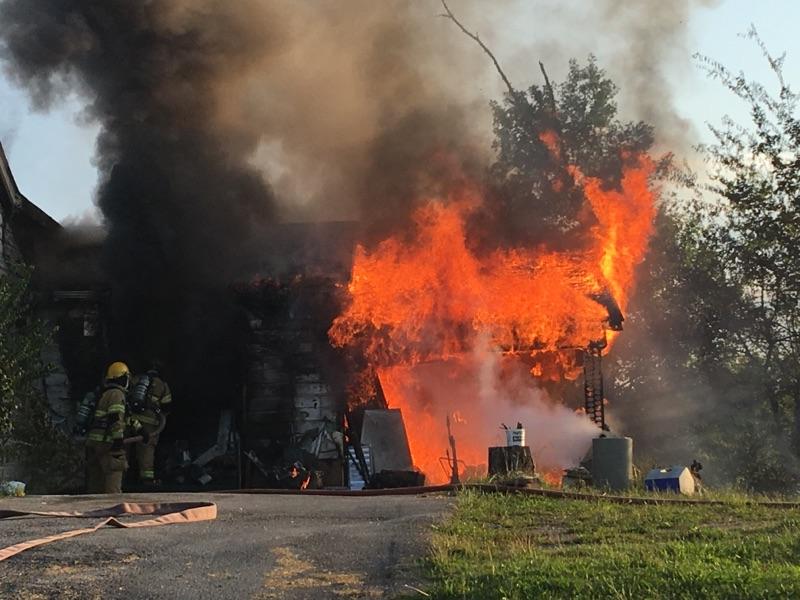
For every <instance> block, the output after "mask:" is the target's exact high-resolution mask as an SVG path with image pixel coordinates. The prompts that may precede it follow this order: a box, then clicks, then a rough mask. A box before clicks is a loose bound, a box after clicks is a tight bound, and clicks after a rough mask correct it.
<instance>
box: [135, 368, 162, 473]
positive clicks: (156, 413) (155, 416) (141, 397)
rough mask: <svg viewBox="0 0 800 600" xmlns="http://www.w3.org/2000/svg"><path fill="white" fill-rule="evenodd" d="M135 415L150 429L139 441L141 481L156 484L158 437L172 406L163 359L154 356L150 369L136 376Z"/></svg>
mask: <svg viewBox="0 0 800 600" xmlns="http://www.w3.org/2000/svg"><path fill="white" fill-rule="evenodd" d="M130 405H131V411H132V413H133V414H132V417H133V418H134V419H136V421H138V422H139V423H141V427H142V430H143V431H144V432H146V433H147V436H146V437H145V439H144V441H142V442H139V443H137V444H136V462H137V464H138V465H139V481H140V482H142V483H144V484H147V485H155V484H156V483H157V481H156V477H155V475H156V473H155V457H156V446H157V445H158V437H159V433H160V431H161V430H163V429H164V425H165V424H166V419H167V414H168V413H169V410H170V408H171V406H172V393H171V392H170V389H169V385H167V382H166V381H164V380H163V379H162V377H161V363H160V361H157V360H153V361H151V363H150V369H149V370H148V371H147V373H145V374H144V375H140V376H139V377H137V379H136V384H135V385H134V388H133V393H132V394H131V402H130Z"/></svg>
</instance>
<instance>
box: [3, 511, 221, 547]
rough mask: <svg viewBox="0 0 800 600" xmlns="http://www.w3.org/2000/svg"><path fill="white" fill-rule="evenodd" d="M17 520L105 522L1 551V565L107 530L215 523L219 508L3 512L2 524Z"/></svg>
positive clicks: (15, 545)
mask: <svg viewBox="0 0 800 600" xmlns="http://www.w3.org/2000/svg"><path fill="white" fill-rule="evenodd" d="M123 515H138V516H155V517H156V518H154V519H147V520H145V521H134V522H132V523H125V522H124V521H120V520H119V519H118V518H117V517H121V516H123ZM14 517H60V518H98V517H100V518H103V517H105V518H104V520H102V521H100V522H99V523H97V524H95V525H93V526H91V527H86V528H82V529H71V530H69V531H63V532H61V533H56V534H55V535H51V536H48V537H44V538H38V539H34V540H27V541H25V542H20V543H18V544H14V545H12V546H7V547H5V548H0V562H2V561H4V560H5V559H7V558H11V557H12V556H16V555H17V554H19V553H20V552H24V551H25V550H30V549H31V548H36V547H37V546H43V545H44V544H49V543H51V542H57V541H59V540H65V539H67V538H72V537H76V536H79V535H85V534H87V533H94V532H95V531H97V530H98V529H101V528H103V527H115V528H122V529H132V528H136V527H158V526H160V525H179V524H181V523H197V522H199V521H213V520H214V519H216V518H217V505H216V504H214V503H213V502H165V503H136V502H124V503H122V504H116V505H114V506H110V507H108V508H99V509H96V510H89V511H86V512H77V511H76V512H40V511H32V510H0V520H2V519H10V518H14Z"/></svg>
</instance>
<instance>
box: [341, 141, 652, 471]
mask: <svg viewBox="0 0 800 600" xmlns="http://www.w3.org/2000/svg"><path fill="white" fill-rule="evenodd" d="M545 142H546V143H547V145H548V146H549V147H550V148H551V151H552V152H554V153H560V149H559V148H558V139H557V138H556V137H555V136H553V137H547V139H545ZM626 162H627V166H626V168H625V169H624V172H623V176H622V179H621V181H620V184H619V186H618V188H608V187H606V186H605V185H604V184H603V182H601V181H600V180H598V179H595V178H591V177H585V176H584V175H583V174H582V173H581V172H580V170H579V169H577V168H575V167H572V168H570V174H571V175H572V177H573V178H574V180H575V182H576V183H577V184H578V185H581V186H582V187H583V190H584V195H585V198H586V201H587V207H586V208H587V210H588V211H589V212H590V213H591V216H592V217H593V221H592V223H593V225H592V226H591V228H590V229H589V232H588V235H587V239H586V240H585V243H584V244H583V246H582V247H581V248H580V249H579V250H571V251H566V252H556V251H552V250H548V249H546V248H544V247H514V248H504V249H497V250H495V251H493V252H489V253H485V254H481V253H479V252H477V251H476V250H475V249H474V248H473V246H472V245H471V243H470V241H471V240H470V238H469V236H468V228H467V222H468V218H469V217H470V215H471V214H473V212H474V211H475V210H476V209H477V208H479V207H481V205H482V198H481V194H480V191H479V190H478V189H477V188H476V187H468V188H465V189H460V190H458V191H457V192H454V193H452V194H451V195H450V196H449V197H446V198H431V199H429V200H428V201H427V202H424V203H423V204H422V205H421V206H420V208H419V209H418V210H417V211H416V213H415V215H414V227H413V231H412V232H411V233H410V234H409V235H405V236H401V235H396V236H392V237H389V238H388V239H386V240H384V241H383V242H381V243H380V244H379V245H378V246H377V247H376V248H375V249H374V250H372V251H368V250H367V249H366V248H365V247H363V246H359V247H357V248H356V252H355V257H354V262H353V269H352V278H351V281H350V283H349V285H348V288H347V290H348V295H349V305H348V306H347V308H346V309H345V311H344V312H343V314H342V315H340V316H339V317H338V318H336V319H335V321H334V323H333V325H332V327H331V329H330V332H329V335H330V339H331V341H332V343H333V344H334V345H337V346H358V347H360V348H362V349H363V351H364V353H365V356H366V358H367V360H368V362H369V364H370V365H371V366H372V368H374V369H376V370H379V372H380V376H381V383H382V386H383V389H384V393H385V395H386V398H387V401H388V402H389V404H390V406H392V407H400V408H402V409H403V413H404V418H405V420H406V428H407V430H408V432H409V438H410V439H409V441H410V444H411V451H412V455H413V457H414V460H415V463H416V464H417V465H418V466H419V467H421V468H422V469H423V470H424V471H425V472H426V475H427V476H428V480H429V481H441V480H442V479H443V478H444V476H443V475H442V470H441V469H440V468H439V466H438V459H439V457H441V456H444V452H445V448H446V434H445V433H444V418H443V416H442V415H444V414H447V411H445V412H442V411H441V410H439V409H436V410H434V408H433V407H435V406H437V404H438V403H443V402H444V401H443V400H442V398H441V397H438V398H422V397H421V396H420V394H421V392H420V391H419V390H417V391H414V389H413V387H414V386H413V382H414V369H415V368H416V366H418V365H421V364H422V363H432V362H436V361H438V362H439V364H443V365H445V364H446V365H447V368H446V369H445V371H444V372H440V373H438V374H437V375H436V376H437V377H442V378H445V379H446V378H447V377H452V379H453V380H454V381H455V380H460V379H463V377H464V375H465V373H466V372H467V371H466V370H467V369H473V370H474V369H480V366H479V365H478V366H476V365H475V364H473V363H471V362H470V361H463V360H460V358H459V357H463V356H464V355H465V353H471V352H473V351H474V350H475V348H477V347H479V346H482V345H487V346H488V347H490V348H494V349H495V350H497V351H500V352H502V353H504V354H505V355H507V356H515V357H519V358H518V360H521V359H523V358H524V360H525V361H526V363H527V365H528V366H527V369H529V370H530V375H532V376H533V378H536V379H539V380H549V381H563V380H564V379H567V378H572V377H574V376H575V375H576V367H575V362H574V356H575V352H574V349H575V348H583V347H585V346H586V344H587V343H588V342H589V341H591V340H597V339H600V338H602V337H603V335H604V329H605V325H604V320H606V319H607V318H608V311H607V308H606V307H604V306H603V305H601V304H600V303H599V302H598V301H597V298H598V297H599V296H602V295H606V296H609V297H612V298H613V299H614V300H616V303H617V304H618V305H619V307H620V309H622V310H624V309H625V306H626V303H627V299H628V294H629V293H630V291H631V288H632V285H633V280H634V270H635V268H636V266H637V265H638V264H639V263H640V262H641V260H642V259H643V257H644V254H645V252H646V249H647V244H648V240H649V237H650V235H651V232H652V222H653V217H654V213H655V207H654V206H655V203H654V193H653V191H652V190H651V189H650V186H649V178H650V176H651V174H652V171H653V165H652V162H651V160H650V159H649V158H648V157H647V156H638V157H628V158H627V160H626ZM593 298H594V299H593ZM569 349H572V350H571V351H568V350H569ZM448 372H450V373H451V374H450V375H448ZM473 387H474V386H473ZM445 395H446V394H445ZM466 395H467V396H470V397H474V394H472V393H471V392H470V393H468V394H466ZM470 401H472V400H470V399H469V398H465V399H464V400H463V401H461V404H459V403H455V404H451V405H449V406H448V407H447V408H448V410H449V413H450V414H452V412H453V411H455V410H461V411H462V413H461V414H462V416H463V417H464V418H465V419H466V420H467V421H468V423H469V424H470V426H472V427H474V426H481V427H486V428H490V429H492V428H496V427H498V426H499V423H482V422H481V421H482V419H481V418H480V415H474V414H470V413H469V411H464V410H463V408H464V402H470ZM444 404H447V402H444ZM485 416H487V415H485ZM440 417H441V418H440ZM476 421H477V423H476ZM458 425H459V424H456V426H454V429H455V430H456V431H457V430H458V429H457V426H458ZM457 437H458V435H457ZM443 440H444V441H443ZM458 453H459V459H463V460H464V461H465V462H466V463H467V464H472V465H475V464H481V462H482V463H485V462H486V458H485V457H486V447H485V445H483V444H480V445H477V446H476V447H475V448H473V447H471V444H470V441H469V440H468V439H465V437H464V436H461V439H459V447H458ZM563 466H567V465H557V464H554V465H550V467H552V470H553V471H554V472H557V471H558V470H559V469H560V468H562V467H563Z"/></svg>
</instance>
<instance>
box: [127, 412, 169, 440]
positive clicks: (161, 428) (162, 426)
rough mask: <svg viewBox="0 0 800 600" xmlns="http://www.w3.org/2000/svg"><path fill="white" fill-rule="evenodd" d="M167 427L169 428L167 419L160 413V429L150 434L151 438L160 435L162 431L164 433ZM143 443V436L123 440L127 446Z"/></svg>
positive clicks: (157, 428)
mask: <svg viewBox="0 0 800 600" xmlns="http://www.w3.org/2000/svg"><path fill="white" fill-rule="evenodd" d="M166 426H167V418H166V417H165V416H164V414H163V413H158V427H156V430H155V431H154V432H153V433H150V434H148V435H149V436H150V437H152V436H154V435H158V434H160V433H161V432H162V431H164V427H166ZM143 441H144V436H143V435H135V436H133V437H129V438H125V439H124V440H122V443H123V444H125V445H126V446H127V445H129V444H138V443H139V442H143Z"/></svg>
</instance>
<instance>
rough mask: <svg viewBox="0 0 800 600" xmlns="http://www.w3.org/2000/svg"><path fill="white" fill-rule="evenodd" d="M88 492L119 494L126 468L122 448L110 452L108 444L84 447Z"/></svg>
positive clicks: (126, 462) (126, 464) (126, 463)
mask: <svg viewBox="0 0 800 600" xmlns="http://www.w3.org/2000/svg"><path fill="white" fill-rule="evenodd" d="M86 462H87V466H88V481H87V484H88V486H87V487H88V492H89V493H90V494H121V493H122V475H123V474H124V473H125V470H126V469H127V468H128V461H127V459H126V458H125V452H124V451H123V450H117V451H114V452H112V451H111V448H110V446H109V445H105V444H104V445H103V446H99V445H98V446H89V447H88V448H87V449H86Z"/></svg>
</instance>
